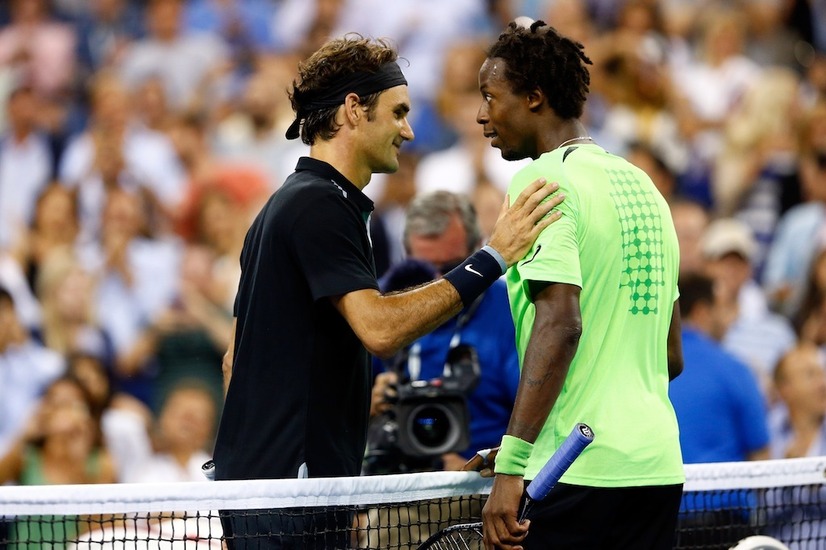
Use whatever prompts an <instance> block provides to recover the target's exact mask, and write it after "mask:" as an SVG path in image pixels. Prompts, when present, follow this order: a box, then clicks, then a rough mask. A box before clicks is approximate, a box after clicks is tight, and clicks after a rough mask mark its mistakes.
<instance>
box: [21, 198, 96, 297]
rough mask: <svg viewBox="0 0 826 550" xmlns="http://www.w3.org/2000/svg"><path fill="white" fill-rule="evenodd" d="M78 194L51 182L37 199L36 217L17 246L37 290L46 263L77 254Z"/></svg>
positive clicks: (28, 278)
mask: <svg viewBox="0 0 826 550" xmlns="http://www.w3.org/2000/svg"><path fill="white" fill-rule="evenodd" d="M79 223H80V217H79V212H78V204H77V193H75V192H74V191H72V190H70V189H67V188H65V187H63V186H61V185H54V184H52V185H49V186H47V187H46V188H44V189H43V192H42V193H41V194H40V196H39V197H38V198H37V203H36V205H35V211H34V220H33V222H32V225H31V227H30V229H29V231H28V232H27V234H26V235H25V236H24V240H23V241H22V243H21V244H20V246H18V247H17V249H16V251H15V252H16V258H17V261H18V262H19V264H20V266H21V268H22V269H23V271H24V272H25V274H26V279H27V281H28V283H29V285H30V287H31V289H32V291H33V292H37V279H38V277H39V273H40V270H41V268H42V266H43V265H44V264H45V263H46V262H47V261H48V260H49V258H50V257H51V256H53V255H56V254H70V255H71V254H74V252H75V248H76V246H77V244H78V237H79V234H80V227H79Z"/></svg>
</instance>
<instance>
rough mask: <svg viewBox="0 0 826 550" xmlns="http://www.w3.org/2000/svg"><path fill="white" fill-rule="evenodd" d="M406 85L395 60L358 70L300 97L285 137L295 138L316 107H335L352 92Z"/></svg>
mask: <svg viewBox="0 0 826 550" xmlns="http://www.w3.org/2000/svg"><path fill="white" fill-rule="evenodd" d="M402 85H407V80H406V79H405V78H404V75H403V74H402V70H401V68H400V67H399V64H398V63H396V62H395V61H391V62H389V63H385V64H384V65H382V66H381V67H379V69H378V70H377V71H376V72H374V73H370V72H366V71H358V72H355V73H352V74H349V75H347V76H345V77H343V78H342V79H341V81H340V82H339V84H338V85H336V86H333V87H331V88H326V89H324V90H321V91H320V92H318V93H314V94H308V96H307V98H306V99H302V101H301V107H299V109H298V112H297V113H296V114H295V120H294V121H293V123H292V124H290V127H289V128H287V134H286V135H287V139H296V138H297V137H298V136H299V135H300V132H299V130H300V128H301V121H302V120H304V118H306V116H307V113H309V112H310V111H315V110H317V109H326V108H327V107H335V106H336V105H341V104H342V103H344V98H346V97H347V94H350V93H354V94H356V95H358V96H359V97H364V96H368V95H370V94H374V93H376V92H380V91H382V90H387V89H388V88H393V87H395V86H402Z"/></svg>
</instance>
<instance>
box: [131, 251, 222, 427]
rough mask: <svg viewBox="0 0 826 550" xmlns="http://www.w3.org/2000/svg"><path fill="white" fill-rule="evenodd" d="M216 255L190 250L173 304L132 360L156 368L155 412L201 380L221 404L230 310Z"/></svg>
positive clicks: (150, 329) (154, 324)
mask: <svg viewBox="0 0 826 550" xmlns="http://www.w3.org/2000/svg"><path fill="white" fill-rule="evenodd" d="M215 265H216V262H215V255H214V253H213V251H212V250H210V249H209V248H207V247H205V246H203V245H188V246H186V247H185V248H184V250H183V254H182V257H181V267H180V280H179V281H178V284H177V288H176V294H175V297H174V299H173V301H172V303H171V304H169V305H168V306H167V307H166V308H164V309H163V310H162V311H160V312H159V313H158V314H157V315H156V316H155V318H154V319H153V321H152V323H151V324H150V326H149V327H148V328H147V329H146V330H144V331H143V332H142V333H141V335H140V336H139V338H138V341H137V343H136V344H135V345H134V346H133V352H132V353H131V354H130V360H131V361H133V362H134V363H135V364H153V365H154V372H153V374H152V379H151V382H150V387H151V390H150V391H151V399H150V401H149V404H150V405H151V407H152V409H153V410H155V411H159V410H160V405H161V404H162V403H163V402H164V400H165V399H166V396H167V394H168V393H169V392H170V390H171V388H173V387H175V385H176V384H177V383H178V382H180V381H181V380H186V379H190V378H195V379H199V380H200V381H201V382H202V383H203V385H204V387H205V388H208V389H209V390H210V391H211V392H212V396H213V399H214V400H215V401H216V405H217V404H218V403H219V402H220V401H221V394H222V392H221V367H220V366H221V356H222V355H223V351H224V350H225V349H226V347H227V345H228V344H229V335H230V333H231V329H232V315H231V310H229V309H227V304H226V302H227V300H226V292H227V288H226V287H225V286H224V285H223V284H220V283H219V282H218V281H217V280H216V278H215Z"/></svg>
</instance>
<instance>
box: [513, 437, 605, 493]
mask: <svg viewBox="0 0 826 550" xmlns="http://www.w3.org/2000/svg"><path fill="white" fill-rule="evenodd" d="M593 440H594V432H593V430H591V428H590V427H589V426H588V425H587V424H583V423H581V422H580V423H579V424H577V425H576V426H574V429H573V430H571V434H570V435H569V436H568V437H567V438H566V439H565V441H563V442H562V445H560V447H559V449H557V450H556V452H555V453H554V454H553V456H552V457H551V458H550V459H549V460H548V462H546V463H545V465H544V466H543V467H542V469H541V470H539V473H538V474H536V477H535V478H534V479H533V481H531V483H530V485H528V489H527V491H528V497H530V499H531V500H542V499H543V498H545V497H546V496H548V493H550V492H551V489H553V488H554V485H556V483H557V481H559V478H561V477H562V474H564V473H565V471H566V470H567V469H568V467H569V466H570V465H571V464H573V462H574V460H576V457H578V456H579V455H580V453H582V451H583V450H584V449H585V447H587V446H588V445H589V444H590V443H591V442H592V441H593Z"/></svg>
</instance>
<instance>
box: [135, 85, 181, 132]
mask: <svg viewBox="0 0 826 550" xmlns="http://www.w3.org/2000/svg"><path fill="white" fill-rule="evenodd" d="M132 98H133V101H134V105H135V117H136V119H137V121H139V122H140V124H142V125H143V126H145V127H146V128H148V129H149V130H152V131H154V132H159V133H161V134H168V132H169V130H170V128H171V127H172V124H173V122H174V120H175V114H174V113H173V112H172V110H171V109H170V107H169V102H168V101H167V100H166V90H164V87H163V82H162V81H161V79H160V78H158V77H156V76H155V77H149V78H147V79H146V80H144V81H143V82H141V84H140V85H139V86H138V88H137V89H136V90H135V91H134V92H133V94H132Z"/></svg>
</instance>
